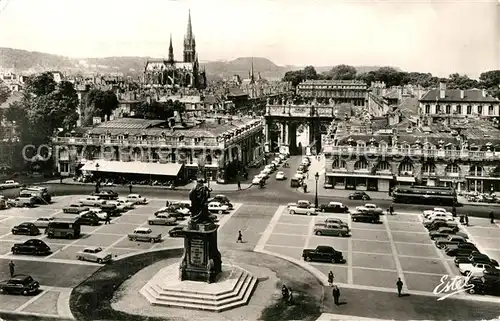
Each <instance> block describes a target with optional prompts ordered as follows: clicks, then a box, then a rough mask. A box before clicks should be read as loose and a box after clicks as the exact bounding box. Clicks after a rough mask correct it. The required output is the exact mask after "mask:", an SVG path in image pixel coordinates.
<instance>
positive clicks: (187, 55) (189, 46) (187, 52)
mask: <svg viewBox="0 0 500 321" xmlns="http://www.w3.org/2000/svg"><path fill="white" fill-rule="evenodd" d="M195 58H196V42H195V40H194V34H193V27H192V26H191V10H189V16H188V25H187V32H186V36H185V37H184V62H194V61H195Z"/></svg>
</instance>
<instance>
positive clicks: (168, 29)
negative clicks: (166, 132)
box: [0, 0, 500, 77]
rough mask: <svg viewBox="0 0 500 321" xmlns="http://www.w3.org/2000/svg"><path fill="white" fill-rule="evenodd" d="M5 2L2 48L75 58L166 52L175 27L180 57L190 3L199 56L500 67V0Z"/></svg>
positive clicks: (433, 68) (418, 67) (435, 68)
mask: <svg viewBox="0 0 500 321" xmlns="http://www.w3.org/2000/svg"><path fill="white" fill-rule="evenodd" d="M2 8H3V10H2ZM0 10H1V12H0V47H11V48H18V49H25V50H31V51H41V52H47V53H52V54H59V55H65V56H70V57H75V58H84V57H105V56H150V57H157V58H161V57H167V55H168V44H169V37H170V34H172V38H173V45H174V53H175V55H176V57H178V58H180V57H181V56H182V46H183V38H184V35H185V33H186V25H187V18H188V10H191V18H192V24H193V31H194V34H195V37H196V45H197V51H198V54H199V58H200V60H201V61H213V60H231V59H234V58H237V57H250V56H254V57H266V58H268V59H270V60H272V61H273V62H274V63H276V64H278V65H300V66H304V65H314V66H331V65H338V64H348V65H354V66H360V65H364V66H373V65H378V66H395V67H399V68H401V69H403V70H406V71H420V72H431V73H433V74H435V75H438V76H448V75H449V74H450V73H453V72H459V73H462V74H463V73H465V74H468V75H469V76H471V77H477V76H478V75H479V74H480V73H481V72H483V71H486V70H492V69H500V0H468V1H467V0H441V1H437V0H414V1H411V0H407V1H403V0H399V1H391V0H379V1H376V0H364V1H357V0H349V1H348V0H177V1H173V0H141V1H132V0H0Z"/></svg>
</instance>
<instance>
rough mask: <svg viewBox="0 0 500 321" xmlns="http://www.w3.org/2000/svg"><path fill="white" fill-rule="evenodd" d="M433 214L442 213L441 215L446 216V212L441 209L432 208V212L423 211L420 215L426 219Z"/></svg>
mask: <svg viewBox="0 0 500 321" xmlns="http://www.w3.org/2000/svg"><path fill="white" fill-rule="evenodd" d="M434 213H443V214H446V213H447V212H446V210H445V209H444V208H442V207H434V208H433V209H432V210H425V211H424V212H423V214H422V215H423V216H424V218H427V217H429V216H431V215H432V214H434ZM450 214H451V213H450Z"/></svg>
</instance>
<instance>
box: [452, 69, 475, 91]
mask: <svg viewBox="0 0 500 321" xmlns="http://www.w3.org/2000/svg"><path fill="white" fill-rule="evenodd" d="M446 83H447V84H446V87H447V88H449V89H471V88H477V87H478V86H479V83H478V81H477V80H475V79H470V78H469V77H467V75H460V74H458V73H454V74H451V75H450V76H449V77H448V79H447V81H446Z"/></svg>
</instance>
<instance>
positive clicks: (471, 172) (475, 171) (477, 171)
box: [469, 165, 483, 176]
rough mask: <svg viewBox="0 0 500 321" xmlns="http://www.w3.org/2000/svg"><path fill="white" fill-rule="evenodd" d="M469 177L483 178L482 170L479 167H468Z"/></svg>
mask: <svg viewBox="0 0 500 321" xmlns="http://www.w3.org/2000/svg"><path fill="white" fill-rule="evenodd" d="M469 175H470V176H483V168H482V167H481V166H479V165H474V166H471V167H470V170H469Z"/></svg>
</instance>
